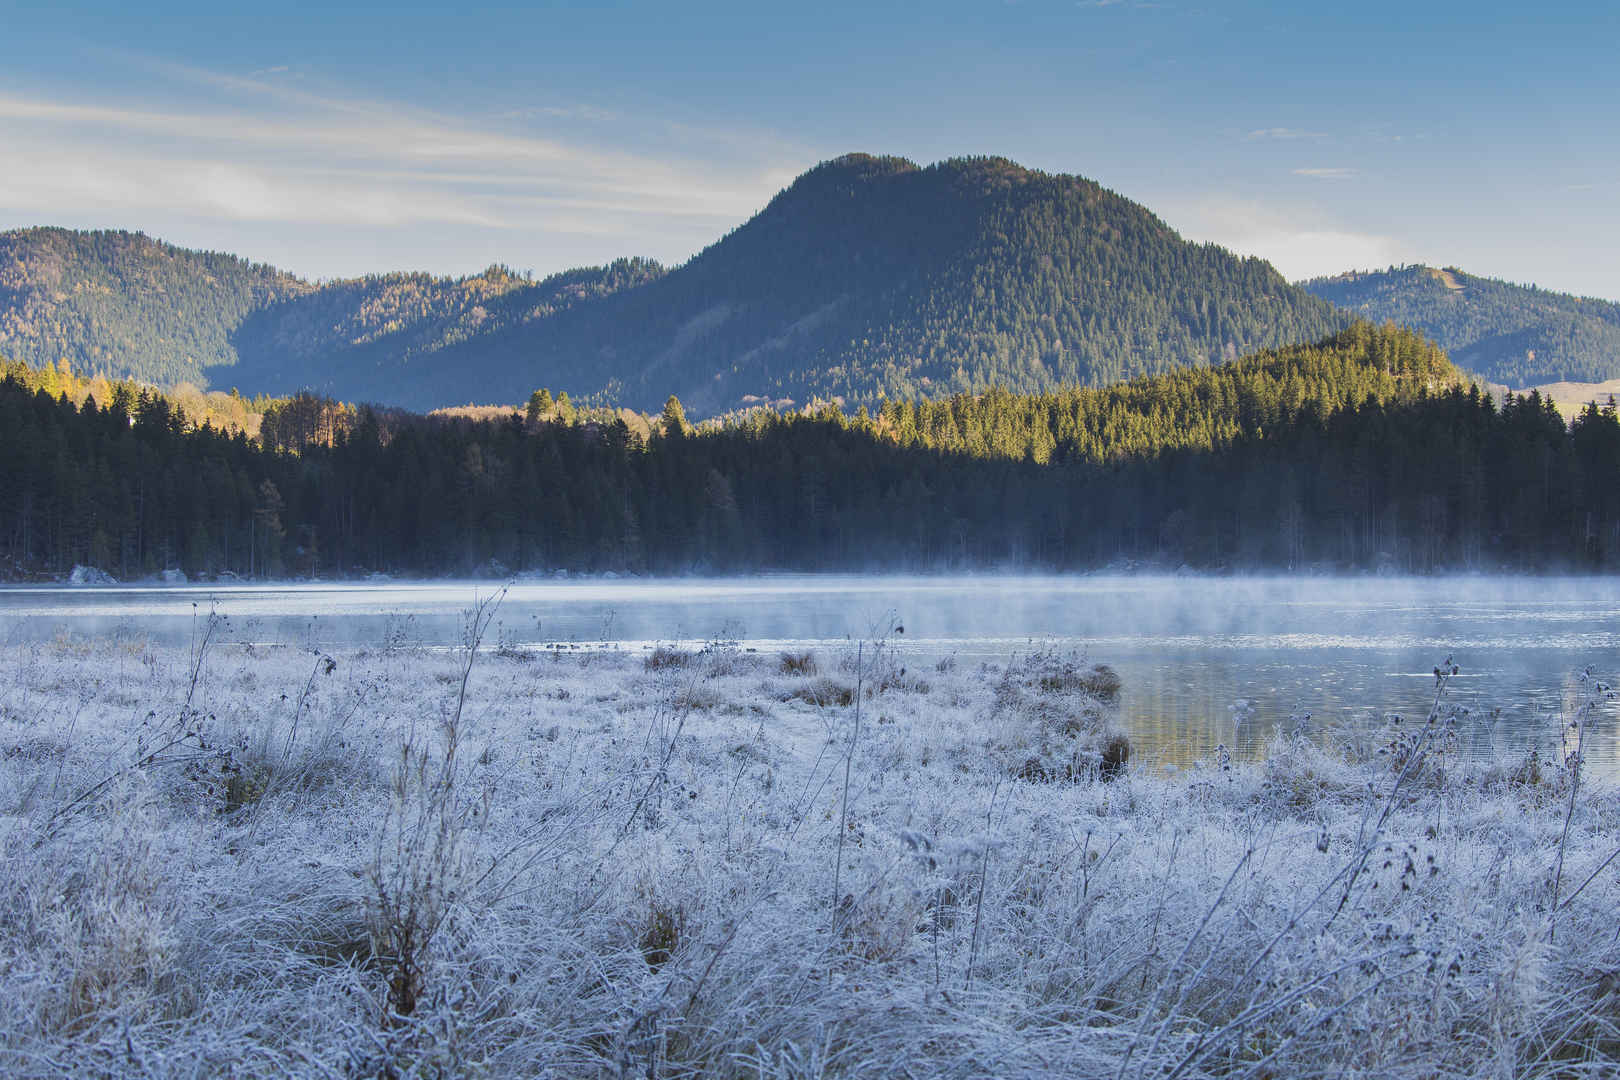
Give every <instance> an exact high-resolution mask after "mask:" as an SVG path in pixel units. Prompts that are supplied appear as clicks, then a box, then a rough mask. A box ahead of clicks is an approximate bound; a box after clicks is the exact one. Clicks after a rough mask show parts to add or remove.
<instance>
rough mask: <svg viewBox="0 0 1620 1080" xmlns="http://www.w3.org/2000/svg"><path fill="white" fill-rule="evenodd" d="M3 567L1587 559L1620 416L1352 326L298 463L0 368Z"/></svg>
mask: <svg viewBox="0 0 1620 1080" xmlns="http://www.w3.org/2000/svg"><path fill="white" fill-rule="evenodd" d="M0 460H3V461H5V462H6V463H7V464H6V468H5V469H4V470H3V471H0V566H4V567H7V568H8V573H10V574H11V575H13V576H28V575H35V574H38V575H46V574H61V573H64V572H65V571H67V570H68V569H70V568H71V567H72V566H73V565H75V564H77V563H86V564H90V565H94V566H97V567H100V568H102V569H105V570H107V571H109V572H111V573H113V574H114V575H116V576H119V577H122V578H129V577H137V576H140V575H142V574H146V573H151V572H154V571H156V570H160V569H164V568H171V567H172V568H180V569H183V570H185V571H186V572H187V573H188V574H192V575H208V574H214V573H219V572H222V571H231V572H234V573H237V574H241V575H259V576H264V575H287V574H292V575H301V574H323V575H338V574H346V573H354V572H357V571H360V570H386V571H390V572H393V573H398V574H412V575H429V576H433V575H455V574H466V573H495V574H504V573H507V572H521V571H526V570H543V569H556V568H569V569H573V570H583V571H604V570H617V571H630V572H636V573H679V572H688V571H711V572H720V571H749V570H757V569H789V568H791V569H806V570H832V569H868V568H870V569H902V568H904V569H920V570H932V569H946V568H952V567H965V566H1004V567H1029V568H1051V569H1079V568H1089V567H1098V566H1106V565H1119V564H1123V563H1135V564H1149V565H1161V566H1171V567H1174V566H1180V565H1183V564H1185V565H1190V566H1194V567H1200V568H1211V569H1216V568H1228V569H1245V568H1282V567H1292V568H1315V569H1323V570H1327V569H1382V568H1388V569H1396V570H1407V571H1417V572H1429V571H1436V570H1446V569H1470V568H1472V569H1495V568H1519V569H1543V570H1599V569H1612V568H1614V567H1616V566H1617V565H1620V507H1617V505H1616V503H1615V500H1614V499H1613V492H1614V489H1615V481H1616V480H1617V479H1620V420H1617V419H1616V416H1615V412H1614V410H1613V409H1612V408H1610V409H1601V410H1600V409H1597V408H1589V409H1588V410H1586V411H1585V412H1584V413H1583V414H1582V415H1581V416H1580V417H1578V418H1577V419H1576V421H1575V422H1574V423H1573V424H1572V425H1570V426H1568V427H1566V425H1565V424H1564V422H1563V421H1562V419H1561V418H1560V417H1559V416H1558V414H1557V413H1556V412H1555V411H1554V410H1553V409H1552V407H1551V404H1550V403H1549V402H1546V401H1543V400H1541V399H1540V398H1539V397H1536V396H1533V395H1532V396H1529V397H1512V398H1509V399H1508V400H1507V401H1506V402H1505V403H1504V404H1503V405H1502V406H1501V407H1498V406H1496V405H1495V404H1493V402H1492V401H1491V399H1490V398H1489V397H1488V396H1486V395H1482V394H1481V393H1480V392H1479V391H1478V390H1477V389H1476V388H1473V387H1468V386H1465V385H1463V383H1462V380H1461V379H1460V377H1459V376H1458V373H1457V372H1456V370H1455V369H1454V368H1452V367H1451V366H1450V364H1449V363H1448V362H1447V361H1446V360H1445V358H1444V356H1443V355H1442V354H1441V353H1439V352H1438V350H1436V349H1435V348H1434V347H1433V346H1430V345H1428V344H1426V343H1425V342H1423V341H1422V340H1421V339H1419V338H1417V337H1416V336H1414V335H1412V334H1410V333H1409V332H1406V331H1402V330H1396V329H1375V328H1372V327H1369V326H1367V325H1364V324H1363V325H1358V326H1355V327H1352V328H1351V329H1349V330H1347V331H1345V332H1343V333H1341V334H1339V335H1337V336H1335V337H1333V338H1330V339H1328V340H1326V341H1324V342H1322V343H1320V344H1319V345H1317V346H1313V347H1303V348H1290V349H1286V350H1278V351H1273V352H1269V353H1262V354H1259V355H1256V356H1253V357H1249V358H1246V359H1244V360H1241V361H1237V362H1234V363H1230V364H1225V365H1221V366H1218V367H1215V368H1206V369H1192V370H1186V371H1181V372H1176V373H1172V374H1169V375H1165V376H1160V377H1156V378H1152V379H1143V380H1138V381H1136V382H1133V383H1130V384H1127V385H1125V386H1121V387H1114V388H1109V389H1103V390H1071V391H1064V392H1061V393H1055V394H1050V395H1042V396H1027V397H1025V396H1014V395H1011V394H1007V393H1003V392H992V393H988V394H983V395H978V396H969V395H962V396H958V397H956V398H953V399H951V400H948V401H944V402H937V403H925V404H921V405H912V404H901V403H889V404H887V405H885V406H884V407H883V409H881V410H880V411H879V412H878V414H876V415H868V414H867V413H865V412H864V411H862V412H860V413H857V414H856V415H854V416H846V415H844V414H842V413H840V412H838V411H837V410H834V409H830V408H829V409H825V410H823V411H821V412H819V413H815V414H811V415H797V414H796V415H787V416H784V415H778V414H775V413H770V412H763V411H762V412H757V413H755V414H752V415H750V416H748V417H746V418H743V419H740V420H737V421H734V422H732V423H730V424H727V425H723V426H713V427H710V428H707V429H704V430H700V431H693V430H691V429H690V428H688V427H687V425H686V424H685V423H684V420H683V419H682V418H681V416H680V410H679V404H678V403H677V402H674V401H673V400H672V402H671V405H670V408H669V409H668V410H667V412H666V417H665V419H664V421H663V422H662V424H661V426H660V430H659V431H657V432H656V433H655V434H654V436H653V437H652V438H651V439H648V440H643V439H642V438H641V437H640V436H639V435H637V434H635V433H633V432H632V431H631V430H630V428H629V427H627V426H626V425H625V424H624V423H623V422H622V421H618V420H615V421H612V422H581V421H578V420H576V421H574V422H566V421H564V420H560V419H558V420H544V419H534V418H526V417H523V416H512V417H510V418H507V419H504V420H498V421H481V422H480V421H470V420H459V419H440V418H421V417H401V416H399V415H397V414H393V415H388V414H380V413H378V412H375V411H372V410H369V409H365V408H362V409H359V410H357V411H356V412H355V413H354V416H353V420H352V424H350V423H346V424H344V425H340V426H339V428H338V429H337V430H336V431H328V432H322V433H320V434H319V435H318V437H317V438H316V439H315V441H313V442H310V443H309V444H307V445H305V446H303V447H302V448H301V449H300V450H299V451H298V452H289V451H286V450H275V449H265V448H263V447H262V446H260V445H259V444H258V443H256V442H254V441H252V440H250V439H249V438H247V437H246V436H245V435H243V434H240V433H237V434H232V435H226V434H222V433H220V432H218V431H217V430H214V429H213V428H211V427H208V426H203V427H201V428H198V427H195V426H193V425H192V424H190V423H189V422H188V421H187V420H186V419H185V417H184V416H183V415H182V414H180V413H179V412H178V411H177V410H176V409H175V408H174V407H173V406H172V405H171V404H170V403H169V402H168V401H167V400H166V399H164V398H163V397H161V396H158V395H155V394H150V393H144V394H140V395H137V396H135V397H134V398H133V399H131V397H130V395H129V394H128V393H127V392H126V393H123V394H121V395H120V397H119V399H118V400H116V401H113V402H109V403H108V404H107V405H106V406H105V407H103V406H101V405H98V404H97V403H95V402H94V401H93V400H90V401H87V402H85V404H84V405H83V407H82V408H80V407H76V406H75V405H74V404H73V403H72V402H71V401H70V400H68V399H67V398H65V397H63V396H58V397H53V396H52V395H51V394H50V393H48V392H44V391H42V390H35V389H30V388H29V387H28V386H26V385H25V384H24V382H23V381H21V380H19V379H17V378H15V377H14V376H12V377H7V378H5V379H4V380H3V381H0Z"/></svg>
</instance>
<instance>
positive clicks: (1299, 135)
mask: <svg viewBox="0 0 1620 1080" xmlns="http://www.w3.org/2000/svg"><path fill="white" fill-rule="evenodd" d="M1327 137H1328V135H1327V132H1325V131H1306V130H1304V129H1303V128H1290V127H1269V128H1256V129H1255V130H1254V131H1251V132H1249V133H1248V134H1247V135H1245V136H1243V138H1244V140H1245V141H1247V142H1260V141H1262V140H1265V139H1285V140H1287V139H1325V138H1327Z"/></svg>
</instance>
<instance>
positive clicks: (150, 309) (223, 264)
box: [0, 229, 314, 385]
mask: <svg viewBox="0 0 1620 1080" xmlns="http://www.w3.org/2000/svg"><path fill="white" fill-rule="evenodd" d="M313 288H314V287H313V286H311V285H309V284H308V283H306V282H303V281H300V280H299V279H298V278H295V277H293V276H292V275H291V274H286V273H282V272H281V271H279V270H276V269H274V268H273V267H269V266H263V265H260V264H257V263H250V262H248V261H246V260H245V259H239V258H237V257H236V256H234V255H225V254H220V253H218V252H210V251H188V250H186V249H185V248H178V247H174V246H173V245H171V244H164V243H161V242H159V241H157V240H153V239H151V238H149V237H146V236H143V235H141V234H140V233H130V232H73V231H70V230H67V229H22V230H18V231H15V232H6V233H0V355H6V356H10V357H11V358H12V359H15V360H23V361H27V362H28V363H30V364H33V365H34V366H36V367H46V366H49V365H54V364H57V363H58V362H59V361H61V360H63V359H66V360H67V361H68V362H69V363H71V364H72V366H73V367H74V368H75V369H77V370H79V371H83V372H103V373H105V374H108V375H112V376H115V377H134V378H138V379H141V380H143V381H146V382H153V383H159V384H163V385H172V384H174V383H178V382H195V383H198V384H201V383H203V382H204V380H205V379H206V376H205V375H204V372H205V371H206V370H207V369H209V368H214V367H218V366H220V365H225V364H232V363H235V362H236V351H235V349H234V348H233V347H232V345H231V343H230V334H231V333H232V331H233V330H234V329H235V328H236V327H237V326H239V325H240V324H241V322H242V320H243V319H244V318H246V317H247V315H248V314H249V313H251V312H253V311H257V310H261V309H263V308H264V307H266V306H267V305H270V304H274V303H276V302H278V301H281V300H286V299H290V298H294V297H298V296H303V295H306V294H308V293H309V292H311V291H312V290H313Z"/></svg>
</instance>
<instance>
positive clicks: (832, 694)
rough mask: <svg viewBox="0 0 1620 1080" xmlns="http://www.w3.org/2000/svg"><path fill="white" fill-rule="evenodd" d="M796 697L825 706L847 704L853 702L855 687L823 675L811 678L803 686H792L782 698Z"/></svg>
mask: <svg viewBox="0 0 1620 1080" xmlns="http://www.w3.org/2000/svg"><path fill="white" fill-rule="evenodd" d="M791 699H797V700H799V701H807V702H809V703H810V704H812V705H819V706H822V707H826V706H828V705H839V706H849V705H853V704H855V688H854V687H853V686H850V685H849V684H848V683H842V682H839V681H838V680H837V679H832V678H827V677H825V676H823V677H822V678H819V679H813V680H811V681H810V682H807V683H805V684H804V685H803V686H797V687H794V689H793V690H792V692H790V693H789V694H788V695H787V698H784V699H783V700H791Z"/></svg>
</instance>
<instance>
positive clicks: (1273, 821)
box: [0, 602, 1620, 1078]
mask: <svg viewBox="0 0 1620 1080" xmlns="http://www.w3.org/2000/svg"><path fill="white" fill-rule="evenodd" d="M500 618H501V609H500V608H499V607H497V606H496V605H495V604H494V603H492V602H486V603H484V604H482V605H480V606H479V607H477V608H476V609H473V610H471V611H469V612H467V613H466V616H465V619H464V620H463V621H462V623H461V638H460V642H459V644H458V645H457V646H455V647H452V648H437V647H427V646H424V645H422V644H421V642H420V641H419V640H412V638H411V636H410V635H409V634H400V635H397V636H396V637H394V638H391V639H383V638H379V639H378V640H376V641H375V642H373V643H371V644H369V645H354V644H344V645H337V644H324V645H323V644H321V643H318V642H317V643H314V644H313V646H311V645H310V644H308V643H298V642H288V643H266V642H258V643H252V642H247V643H244V642H243V641H241V640H239V639H238V637H237V635H235V634H234V633H233V631H232V629H231V628H230V626H229V625H228V623H226V622H224V621H222V620H221V619H218V618H212V617H210V616H208V615H207V614H199V615H198V617H197V619H196V621H195V623H194V624H193V629H192V631H191V633H190V634H188V635H187V636H186V637H185V639H183V640H180V641H178V642H176V641H167V640H163V639H162V636H161V635H159V634H152V635H148V634H145V633H142V632H141V631H139V630H138V629H134V628H133V627H129V626H126V627H125V628H123V629H120V630H117V631H108V632H105V633H101V634H98V635H86V634H76V633H72V632H66V633H62V634H60V635H56V636H53V637H46V638H33V639H31V638H29V637H27V636H25V635H22V634H17V633H14V634H12V636H11V639H10V640H9V641H8V642H7V645H6V647H5V649H4V652H3V654H0V846H3V850H4V860H5V865H6V867H7V873H6V874H5V875H4V876H3V879H0V920H3V922H0V925H3V926H4V934H3V939H0V940H3V948H4V954H3V959H0V1071H3V1072H4V1073H5V1074H6V1075H16V1076H84V1075H109V1076H111V1075H119V1076H176V1075H237V1076H282V1075H287V1074H289V1073H298V1074H303V1075H316V1076H332V1077H339V1076H343V1077H357V1076H372V1077H404V1076H463V1075H487V1076H513V1075H521V1076H557V1077H562V1076H581V1075H584V1076H630V1075H634V1076H638V1077H639V1076H698V1075H704V1076H712V1075H718V1076H736V1077H781V1078H787V1077H809V1076H821V1075H876V1076H925V1075H949V1076H964V1077H967V1076H1049V1075H1066V1076H1084V1077H1090V1076H1099V1077H1101V1076H1109V1077H1132V1078H1135V1077H1142V1078H1145V1077H1150V1076H1152V1077H1164V1076H1172V1077H1207V1076H1222V1077H1256V1078H1258V1077H1281V1076H1323V1077H1327V1076H1412V1077H1419V1076H1422V1077H1450V1076H1457V1077H1462V1076H1479V1075H1501V1076H1510V1075H1512V1076H1546V1077H1553V1076H1557V1077H1577V1076H1600V1075H1608V1074H1610V1073H1612V1071H1613V1069H1614V1066H1615V1061H1616V1058H1617V1056H1620V995H1617V991H1620V982H1617V973H1620V939H1617V938H1616V936H1615V933H1614V911H1615V910H1616V903H1617V901H1620V870H1617V865H1620V800H1617V798H1616V794H1615V791H1614V790H1613V788H1612V787H1611V786H1610V785H1608V784H1607V782H1606V781H1604V780H1603V779H1602V778H1601V776H1599V775H1596V774H1594V773H1593V772H1592V771H1591V770H1589V769H1585V768H1583V756H1584V753H1585V751H1586V750H1587V741H1588V739H1590V738H1595V737H1596V735H1597V734H1598V732H1600V731H1601V729H1602V728H1604V727H1606V726H1608V725H1609V723H1610V722H1611V721H1610V719H1609V718H1610V716H1612V710H1613V702H1612V700H1611V699H1612V692H1611V691H1610V690H1609V689H1608V686H1607V683H1606V680H1605V678H1604V676H1603V674H1602V673H1598V674H1596V675H1592V674H1587V673H1586V672H1585V671H1584V670H1582V671H1580V672H1579V673H1577V674H1575V675H1574V676H1573V678H1572V681H1571V684H1570V685H1571V687H1572V688H1573V690H1574V691H1575V692H1574V693H1572V694H1570V695H1567V698H1566V699H1565V700H1563V701H1562V702H1561V705H1560V708H1559V710H1558V712H1557V715H1556V717H1555V718H1554V719H1553V721H1552V723H1551V724H1550V726H1549V727H1548V729H1547V732H1546V734H1547V739H1546V740H1545V741H1544V742H1543V744H1542V746H1541V748H1540V749H1539V750H1538V751H1537V752H1536V753H1534V754H1532V753H1529V752H1514V753H1497V754H1494V755H1482V754H1479V753H1468V754H1465V753H1463V752H1462V747H1463V742H1464V736H1465V733H1466V731H1467V730H1468V729H1469V727H1470V726H1471V725H1473V724H1475V723H1476V722H1477V717H1476V714H1475V713H1474V711H1473V709H1472V706H1469V705H1464V704H1461V703H1460V702H1459V699H1458V696H1457V695H1458V690H1459V687H1460V685H1461V684H1462V680H1461V675H1462V674H1463V673H1461V672H1456V673H1454V670H1453V667H1452V666H1451V664H1445V665H1442V664H1441V659H1442V656H1443V653H1442V654H1441V655H1436V656H1435V657H1434V660H1433V664H1434V673H1433V674H1432V675H1431V676H1429V678H1428V679H1427V681H1426V685H1425V687H1424V690H1423V696H1424V703H1423V705H1422V706H1421V707H1420V708H1419V709H1418V710H1416V711H1412V710H1410V709H1408V710H1406V711H1405V712H1404V713H1403V716H1402V719H1401V720H1400V721H1399V722H1397V721H1395V720H1394V719H1393V718H1390V719H1388V720H1387V721H1386V722H1383V723H1381V725H1380V726H1379V727H1378V728H1376V730H1363V729H1358V728H1353V727H1346V728H1341V729H1338V730H1334V731H1325V732H1324V731H1321V730H1314V731H1309V732H1308V731H1306V730H1305V727H1306V724H1305V721H1304V719H1303V717H1302V716H1301V717H1296V718H1295V719H1294V721H1293V722H1292V723H1290V722H1286V721H1285V722H1281V723H1278V724H1275V725H1272V727H1271V731H1270V732H1269V734H1268V738H1267V741H1265V742H1264V745H1263V746H1262V747H1261V748H1260V750H1259V751H1258V753H1257V754H1256V755H1255V757H1254V759H1253V760H1247V759H1245V758H1244V757H1243V756H1241V755H1239V756H1234V755H1232V754H1231V752H1230V748H1229V747H1226V746H1224V745H1212V746H1206V747H1203V748H1201V750H1200V759H1201V760H1200V761H1199V763H1197V764H1194V765H1192V766H1190V767H1186V768H1181V769H1177V770H1175V771H1167V770H1165V769H1163V768H1160V767H1158V766H1157V765H1156V764H1154V763H1149V762H1144V761H1143V760H1142V759H1141V755H1140V754H1138V755H1128V750H1127V748H1128V747H1129V745H1130V737H1129V733H1128V732H1126V731H1124V730H1123V728H1122V724H1121V718H1120V710H1119V706H1118V704H1117V702H1118V695H1119V694H1120V692H1121V685H1120V679H1119V677H1118V676H1117V675H1116V674H1115V673H1114V671H1113V670H1112V669H1111V668H1110V667H1109V666H1107V661H1108V660H1109V657H1108V655H1107V654H1106V653H1105V652H1103V651H1101V650H1097V651H1095V652H1094V653H1093V654H1083V653H1081V652H1079V651H1077V650H1074V649H1071V648H1068V647H1066V646H1064V647H1058V646H1052V645H1048V644H1045V643H1042V642H1039V641H1037V642H1031V643H1028V644H1025V645H1022V646H1020V647H1018V648H1017V649H1015V650H1010V651H1008V652H1007V653H1005V654H1003V655H1002V656H1000V657H999V658H997V659H974V658H964V657H963V656H961V655H958V656H955V657H952V656H949V655H946V656H941V657H938V658H935V659H929V660H924V659H922V655H923V654H922V650H920V649H919V648H918V647H917V646H915V645H913V644H911V643H909V642H906V640H905V635H901V634H900V633H899V632H898V631H899V628H898V626H897V625H895V624H894V623H893V622H890V623H888V624H886V625H884V626H882V627H879V632H878V633H876V634H868V635H863V636H862V637H861V638H859V639H856V640H852V641H850V642H848V643H847V644H830V645H822V646H819V647H816V648H811V649H793V650H787V649H780V650H778V649H758V648H757V646H756V647H755V648H756V651H748V647H745V646H739V645H737V644H734V643H730V642H726V641H715V642H711V643H709V644H707V645H705V646H681V645H675V644H665V645H663V646H662V647H659V648H647V649H639V648H637V649H617V650H614V649H601V648H579V647H576V648H568V647H563V646H561V645H558V646H557V647H553V648H543V649H527V648H521V647H518V646H517V645H516V644H514V643H513V642H512V641H510V640H503V636H502V634H501V633H500V632H499V631H498V630H497V628H496V623H497V621H498V620H499V619H500ZM1611 655H1612V654H1611ZM1099 662H1101V663H1099ZM1571 665H1572V667H1573V665H1574V660H1573V658H1572V661H1571ZM1126 689H1128V685H1127V687H1126ZM1369 704H1374V705H1376V703H1369ZM1464 709H1468V710H1469V711H1468V712H1467V713H1466V714H1465V713H1464V711H1463V710H1464ZM1589 728H1590V729H1591V730H1592V734H1591V735H1589V734H1588V729H1589Z"/></svg>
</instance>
